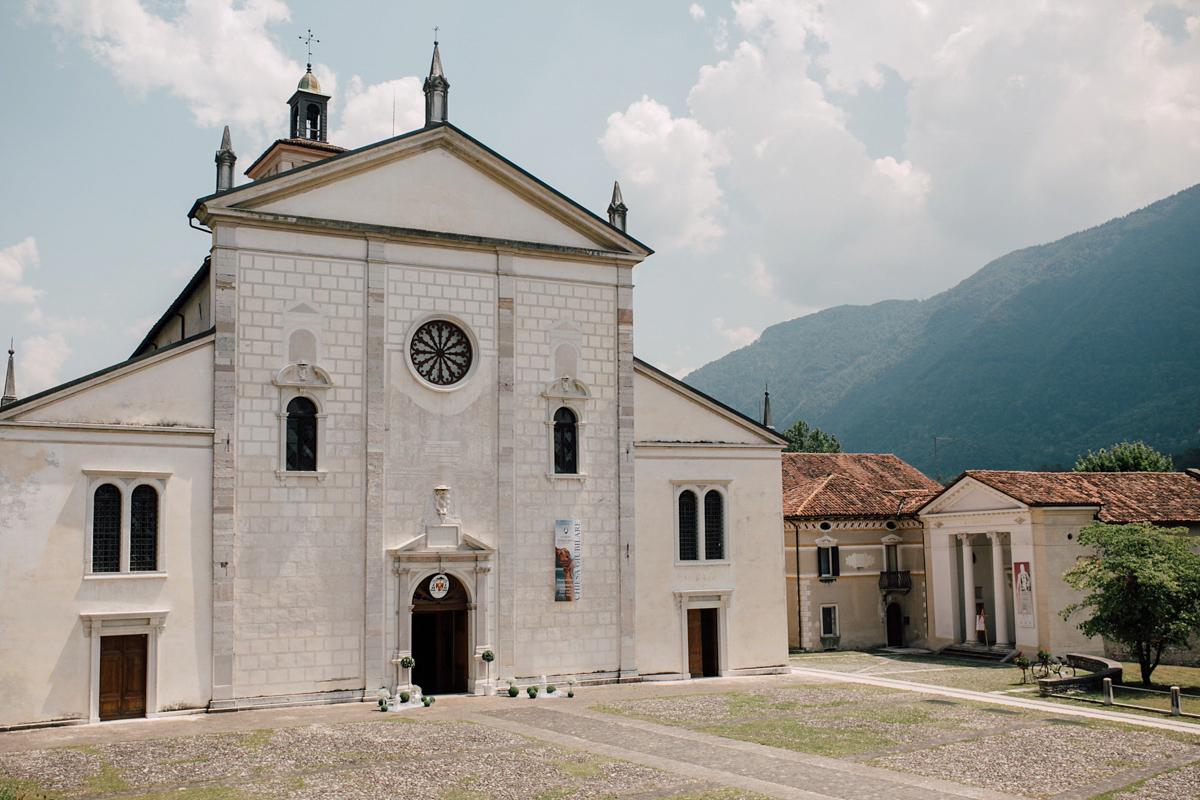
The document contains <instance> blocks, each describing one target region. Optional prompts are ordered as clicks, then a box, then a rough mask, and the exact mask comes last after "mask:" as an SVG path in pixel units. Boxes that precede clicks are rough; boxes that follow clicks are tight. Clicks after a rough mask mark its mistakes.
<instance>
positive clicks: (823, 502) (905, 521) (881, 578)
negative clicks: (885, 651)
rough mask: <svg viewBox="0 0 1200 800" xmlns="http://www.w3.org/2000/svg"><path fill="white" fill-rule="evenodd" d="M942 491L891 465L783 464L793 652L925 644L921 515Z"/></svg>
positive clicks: (791, 459) (831, 459)
mask: <svg viewBox="0 0 1200 800" xmlns="http://www.w3.org/2000/svg"><path fill="white" fill-rule="evenodd" d="M938 488H939V487H938V484H937V483H935V482H934V481H932V480H930V479H929V478H927V477H925V475H923V474H922V473H920V472H919V471H917V470H916V469H914V468H913V467H911V466H909V465H908V464H906V463H904V462H903V461H901V460H900V459H899V458H896V457H895V456H893V455H872V454H856V453H784V454H783V514H784V525H785V529H784V542H785V543H786V550H787V552H786V554H785V560H784V570H785V572H786V574H787V607H788V610H787V615H788V644H789V646H790V647H792V648H798V649H803V650H825V649H864V648H871V647H883V646H892V647H913V646H920V645H922V644H924V642H925V640H926V637H927V635H928V628H927V626H926V623H925V619H926V617H925V597H926V585H927V584H926V574H925V553H924V547H923V538H922V527H921V520H920V519H919V518H918V517H917V510H918V509H919V508H920V507H921V506H922V505H923V504H924V503H925V502H926V501H928V500H929V499H930V498H931V497H933V496H934V495H935V494H936V493H937V491H938Z"/></svg>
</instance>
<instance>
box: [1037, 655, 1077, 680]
mask: <svg viewBox="0 0 1200 800" xmlns="http://www.w3.org/2000/svg"><path fill="white" fill-rule="evenodd" d="M1051 674H1053V675H1054V676H1055V677H1059V678H1074V677H1075V668H1074V667H1072V666H1071V665H1070V664H1068V663H1067V662H1066V661H1064V660H1063V659H1061V658H1059V657H1058V656H1052V655H1050V654H1049V653H1048V652H1046V651H1045V650H1042V651H1040V652H1038V660H1037V663H1036V664H1034V665H1033V677H1035V678H1049V677H1050V675H1051Z"/></svg>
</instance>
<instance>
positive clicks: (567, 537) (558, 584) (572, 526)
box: [554, 519, 582, 603]
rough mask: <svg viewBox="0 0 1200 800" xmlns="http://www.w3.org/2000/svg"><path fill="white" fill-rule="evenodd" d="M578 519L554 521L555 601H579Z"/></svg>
mask: <svg viewBox="0 0 1200 800" xmlns="http://www.w3.org/2000/svg"><path fill="white" fill-rule="evenodd" d="M581 527H582V526H581V525H580V523H579V520H577V519H556V520H555V521H554V600H555V602H566V603H569V602H571V601H573V600H578V599H579V547H580V544H579V540H580V535H579V534H580V530H581Z"/></svg>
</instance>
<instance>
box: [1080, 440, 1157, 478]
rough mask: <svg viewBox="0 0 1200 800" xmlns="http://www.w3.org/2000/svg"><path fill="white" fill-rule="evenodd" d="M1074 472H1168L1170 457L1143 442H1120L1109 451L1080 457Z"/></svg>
mask: <svg viewBox="0 0 1200 800" xmlns="http://www.w3.org/2000/svg"><path fill="white" fill-rule="evenodd" d="M1071 469H1073V470H1074V471H1075V472H1170V471H1171V469H1172V467H1171V457H1170V456H1164V455H1163V454H1162V453H1160V452H1158V451H1157V450H1155V449H1154V448H1153V447H1151V446H1150V445H1148V444H1146V443H1145V442H1121V443H1120V444H1114V445H1113V446H1112V449H1111V450H1105V449H1104V448H1103V447H1101V448H1100V451H1099V452H1097V453H1093V452H1092V451H1091V450H1089V451H1088V454H1087V455H1086V456H1080V457H1079V460H1078V461H1076V462H1075V466H1074V467H1072V468H1071Z"/></svg>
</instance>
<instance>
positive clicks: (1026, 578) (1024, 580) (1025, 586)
mask: <svg viewBox="0 0 1200 800" xmlns="http://www.w3.org/2000/svg"><path fill="white" fill-rule="evenodd" d="M1013 587H1014V589H1015V593H1016V606H1017V627H1020V628H1033V627H1035V624H1034V621H1033V575H1032V574H1031V573H1030V572H1029V562H1028V561H1014V562H1013Z"/></svg>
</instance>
